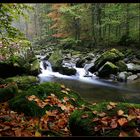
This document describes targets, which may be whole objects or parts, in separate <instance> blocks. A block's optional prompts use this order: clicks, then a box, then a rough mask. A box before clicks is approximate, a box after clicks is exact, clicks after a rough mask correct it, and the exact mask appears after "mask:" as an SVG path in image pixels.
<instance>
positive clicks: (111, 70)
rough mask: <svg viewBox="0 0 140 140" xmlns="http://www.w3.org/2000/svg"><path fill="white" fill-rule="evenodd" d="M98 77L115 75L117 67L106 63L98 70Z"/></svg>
mask: <svg viewBox="0 0 140 140" xmlns="http://www.w3.org/2000/svg"><path fill="white" fill-rule="evenodd" d="M98 72H99V75H98V76H99V77H108V76H109V75H110V74H117V72H118V67H117V66H115V65H114V64H113V63H111V62H106V63H105V64H104V65H103V66H102V67H101V68H100V69H99V70H98Z"/></svg>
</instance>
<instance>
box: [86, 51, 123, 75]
mask: <svg viewBox="0 0 140 140" xmlns="http://www.w3.org/2000/svg"><path fill="white" fill-rule="evenodd" d="M123 57H124V55H123V54H122V53H121V52H119V51H118V50H117V49H111V50H109V51H106V52H104V53H103V54H101V56H100V57H99V58H97V60H96V61H95V63H94V66H93V67H91V68H90V69H89V71H90V72H92V73H93V72H96V71H98V70H99V68H100V67H102V66H103V65H104V64H105V63H106V62H107V61H109V62H112V63H115V62H117V61H119V60H121V59H123Z"/></svg>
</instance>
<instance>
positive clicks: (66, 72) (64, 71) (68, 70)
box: [53, 66, 76, 76]
mask: <svg viewBox="0 0 140 140" xmlns="http://www.w3.org/2000/svg"><path fill="white" fill-rule="evenodd" d="M53 70H54V71H56V72H59V73H61V74H63V75H68V76H70V75H75V74H76V70H75V69H74V68H68V67H62V66H60V67H55V68H54V69H53Z"/></svg>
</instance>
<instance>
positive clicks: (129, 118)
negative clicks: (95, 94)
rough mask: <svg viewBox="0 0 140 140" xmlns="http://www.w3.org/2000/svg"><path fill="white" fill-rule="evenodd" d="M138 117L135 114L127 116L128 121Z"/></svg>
mask: <svg viewBox="0 0 140 140" xmlns="http://www.w3.org/2000/svg"><path fill="white" fill-rule="evenodd" d="M136 118H137V116H134V115H128V117H127V119H128V121H131V120H133V119H136Z"/></svg>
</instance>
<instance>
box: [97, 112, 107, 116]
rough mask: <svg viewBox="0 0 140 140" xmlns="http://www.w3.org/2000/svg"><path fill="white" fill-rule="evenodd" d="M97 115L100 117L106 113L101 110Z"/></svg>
mask: <svg viewBox="0 0 140 140" xmlns="http://www.w3.org/2000/svg"><path fill="white" fill-rule="evenodd" d="M97 115H98V116H100V117H104V116H106V113H104V112H101V113H98V114H97Z"/></svg>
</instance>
